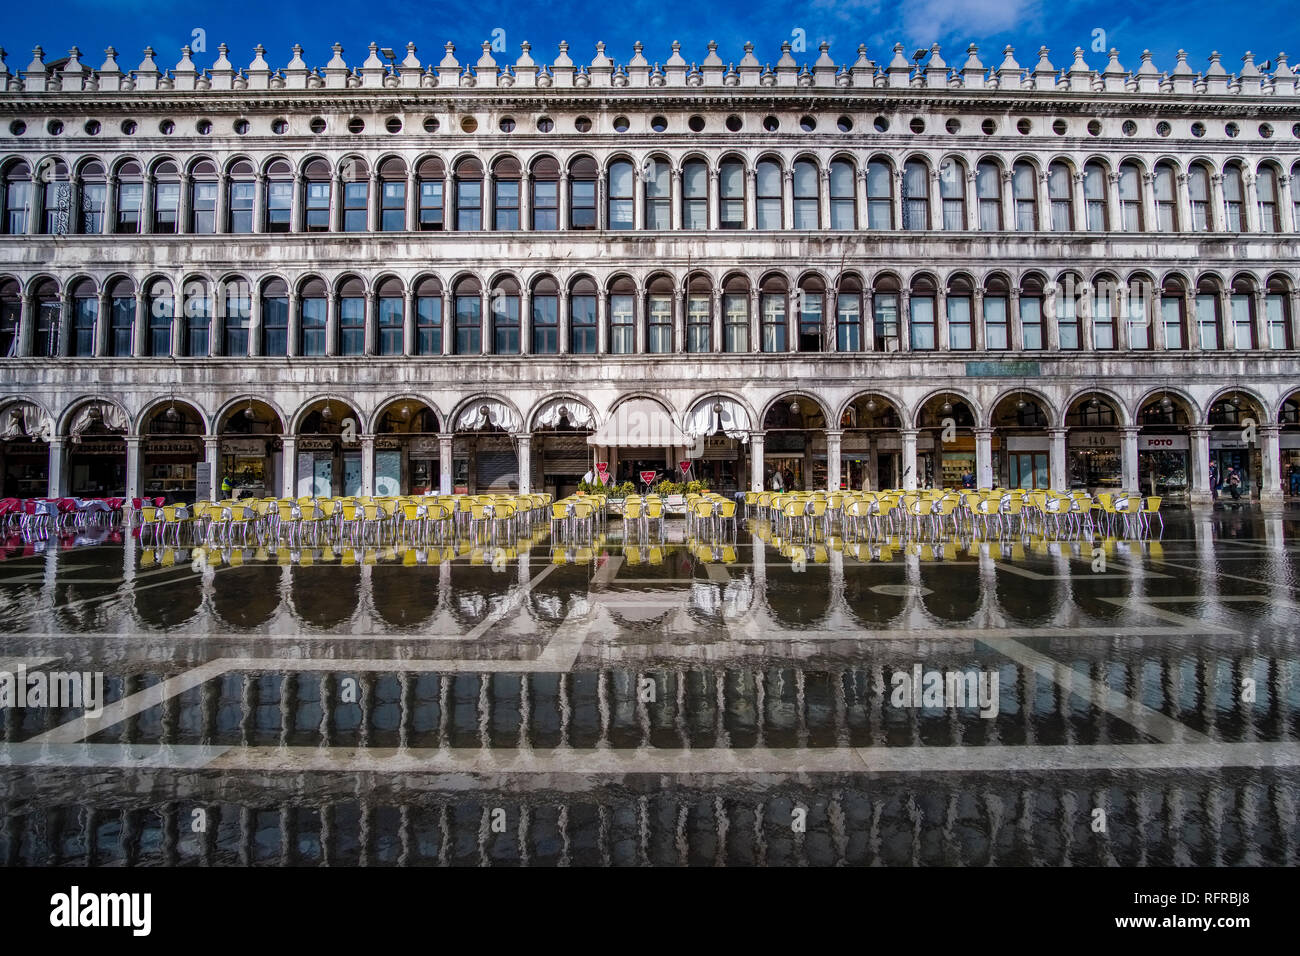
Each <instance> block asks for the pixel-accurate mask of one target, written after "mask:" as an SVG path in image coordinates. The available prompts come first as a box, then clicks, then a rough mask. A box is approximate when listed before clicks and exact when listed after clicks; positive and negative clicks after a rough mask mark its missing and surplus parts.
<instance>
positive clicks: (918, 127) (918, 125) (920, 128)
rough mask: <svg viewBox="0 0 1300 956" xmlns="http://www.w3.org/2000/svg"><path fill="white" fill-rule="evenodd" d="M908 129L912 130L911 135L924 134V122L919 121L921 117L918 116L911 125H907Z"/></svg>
mask: <svg viewBox="0 0 1300 956" xmlns="http://www.w3.org/2000/svg"><path fill="white" fill-rule="evenodd" d="M908 127H909V128H910V129H911V130H912V132H913V133H924V132H925V120H923V119H921V117H919V116H918V117H916V118H915V119H914V120H912V122H911V123H909V124H908Z"/></svg>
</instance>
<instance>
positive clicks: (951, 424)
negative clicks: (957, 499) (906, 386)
mask: <svg viewBox="0 0 1300 956" xmlns="http://www.w3.org/2000/svg"><path fill="white" fill-rule="evenodd" d="M976 421H977V419H976V415H975V411H974V409H972V408H971V406H970V405H969V404H968V403H967V402H966V400H965V399H963V398H961V397H960V396H958V395H954V394H952V393H944V392H941V393H939V394H938V395H935V396H932V397H931V398H930V399H929V400H928V401H927V402H926V403H925V404H924V405H922V406H921V409H920V411H919V412H918V414H917V416H916V425H917V428H918V429H919V433H918V434H917V436H916V486H917V487H918V488H962V487H965V486H966V485H968V484H969V483H971V482H972V476H974V475H975V474H976V471H975V423H976ZM904 477H906V476H904Z"/></svg>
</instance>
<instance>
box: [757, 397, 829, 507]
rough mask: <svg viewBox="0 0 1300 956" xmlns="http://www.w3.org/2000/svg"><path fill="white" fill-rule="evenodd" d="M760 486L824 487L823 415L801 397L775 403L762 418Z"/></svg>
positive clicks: (824, 431) (772, 488)
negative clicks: (762, 444)
mask: <svg viewBox="0 0 1300 956" xmlns="http://www.w3.org/2000/svg"><path fill="white" fill-rule="evenodd" d="M763 431H764V432H765V433H766V434H765V439H764V450H763V471H764V478H763V487H764V488H766V489H768V490H769V491H771V490H777V489H781V490H785V491H806V490H810V489H814V488H825V487H826V483H827V477H828V475H827V467H826V413H825V412H824V411H823V410H822V409H821V407H820V406H819V405H818V404H817V403H816V402H814V401H813V400H812V399H810V398H807V397H805V396H802V395H794V396H786V397H783V398H780V399H778V400H777V401H776V403H775V404H774V405H772V407H771V408H769V409H768V411H767V414H766V415H765V416H764V418H763Z"/></svg>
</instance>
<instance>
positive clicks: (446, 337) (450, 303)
mask: <svg viewBox="0 0 1300 956" xmlns="http://www.w3.org/2000/svg"><path fill="white" fill-rule="evenodd" d="M440 302H441V304H442V354H443V355H450V354H451V353H452V347H453V346H454V345H455V344H456V320H455V309H456V300H455V298H454V297H453V296H452V294H451V290H450V289H444V290H443V292H442V296H441V297H440Z"/></svg>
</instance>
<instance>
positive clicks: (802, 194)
mask: <svg viewBox="0 0 1300 956" xmlns="http://www.w3.org/2000/svg"><path fill="white" fill-rule="evenodd" d="M817 193H818V189H817V166H816V165H815V164H814V163H812V162H810V161H809V160H806V159H801V160H799V162H797V163H795V164H794V228H796V229H818V228H820V227H821V214H820V209H819V205H820V202H819V199H818V195H817Z"/></svg>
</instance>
